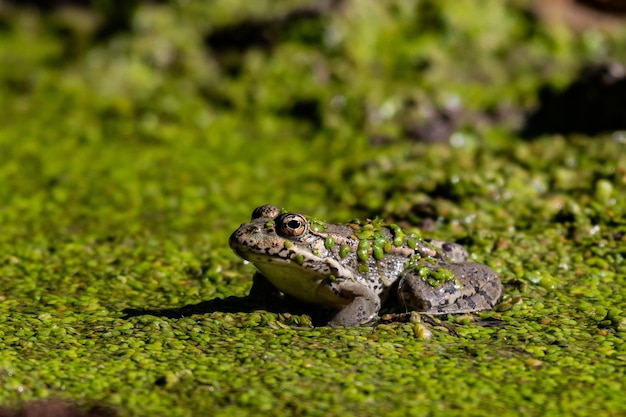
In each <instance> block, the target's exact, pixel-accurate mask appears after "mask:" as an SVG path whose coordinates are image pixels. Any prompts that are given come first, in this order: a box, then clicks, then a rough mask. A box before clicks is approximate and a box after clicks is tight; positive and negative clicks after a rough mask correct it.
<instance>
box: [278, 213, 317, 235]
mask: <svg viewBox="0 0 626 417" xmlns="http://www.w3.org/2000/svg"><path fill="white" fill-rule="evenodd" d="M308 230H309V223H308V222H307V221H306V219H305V218H304V217H302V216H301V215H299V214H294V213H287V214H285V215H283V216H282V217H281V218H280V220H279V222H278V232H279V233H280V234H281V235H283V236H285V237H298V236H302V235H303V234H305V233H306V232H307V231H308Z"/></svg>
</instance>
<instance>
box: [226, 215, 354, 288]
mask: <svg viewBox="0 0 626 417" xmlns="http://www.w3.org/2000/svg"><path fill="white" fill-rule="evenodd" d="M312 223H313V224H312ZM319 225H320V222H317V221H313V222H312V221H311V220H310V219H309V218H307V217H305V216H303V215H301V214H298V213H290V212H284V211H281V210H280V209H278V208H277V207H275V206H271V205H264V206H261V207H257V208H256V209H254V211H253V212H252V218H251V220H250V222H248V223H244V224H242V225H241V226H240V227H239V228H238V229H237V230H235V231H234V232H233V234H232V235H231V236H230V239H229V245H230V247H231V248H232V249H233V251H235V253H236V254H237V255H239V256H241V257H242V258H243V259H245V260H247V261H250V262H252V263H253V264H254V265H255V266H256V267H257V269H259V271H261V273H262V274H263V275H265V277H266V278H267V279H269V280H270V281H271V282H272V283H274V284H275V285H277V286H278V287H279V288H280V287H281V286H282V287H284V286H285V285H286V283H293V282H295V281H299V282H300V284H299V285H301V284H303V281H309V282H311V281H316V282H317V281H321V280H324V279H327V278H329V277H331V276H334V277H339V276H346V275H349V274H350V272H349V271H348V270H346V269H344V267H343V266H342V265H341V263H340V262H338V261H337V260H336V259H335V258H334V257H332V256H331V254H330V252H329V250H328V249H327V248H326V247H325V246H324V236H323V234H321V233H319V232H317V231H316V230H314V229H318V226H319ZM289 285H292V284H289ZM281 289H283V290H285V289H284V288H281Z"/></svg>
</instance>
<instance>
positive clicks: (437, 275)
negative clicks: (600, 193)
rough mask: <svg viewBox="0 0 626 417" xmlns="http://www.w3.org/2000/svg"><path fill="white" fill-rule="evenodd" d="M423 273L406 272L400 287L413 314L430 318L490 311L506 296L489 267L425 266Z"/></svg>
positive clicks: (412, 270)
mask: <svg viewBox="0 0 626 417" xmlns="http://www.w3.org/2000/svg"><path fill="white" fill-rule="evenodd" d="M422 268H427V269H428V270H429V271H426V272H428V273H427V274H424V271H423V270H421V269H422ZM419 269H420V272H421V273H419V274H418V272H417V271H416V269H415V268H412V269H409V270H407V271H406V272H404V274H403V276H402V277H401V279H400V282H399V284H398V296H399V299H400V300H401V301H402V302H403V303H404V304H405V306H406V307H407V308H408V309H409V310H414V311H419V312H424V313H428V314H448V313H469V312H472V311H478V310H488V309H491V308H493V306H494V305H495V304H496V303H497V302H498V299H499V298H500V294H501V293H502V285H501V283H500V280H499V279H498V276H497V275H496V274H495V272H493V271H492V270H491V268H489V267H488V266H486V265H481V264H476V263H472V262H460V263H447V262H436V263H426V262H424V263H422V264H420V265H419ZM442 277H443V279H442Z"/></svg>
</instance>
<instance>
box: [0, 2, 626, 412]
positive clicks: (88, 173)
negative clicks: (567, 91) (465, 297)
mask: <svg viewBox="0 0 626 417" xmlns="http://www.w3.org/2000/svg"><path fill="white" fill-rule="evenodd" d="M14 3H15V4H16V5H15V6H12V7H11V8H6V7H5V8H1V9H2V10H0V21H1V22H2V24H1V25H0V26H1V29H0V62H1V63H2V64H3V65H0V105H1V107H2V112H0V201H2V204H1V205H0V404H1V405H16V404H18V403H20V402H22V401H27V400H33V399H39V398H46V397H63V398H66V399H69V400H76V401H79V402H88V401H103V402H105V403H107V404H110V405H112V406H113V407H115V408H117V409H119V411H120V414H121V415H129V416H134V415H136V416H159V415H163V413H164V410H167V415H168V416H172V417H177V416H192V415H202V414H207V412H209V413H210V414H212V415H216V416H252V415H254V416H257V415H269V414H271V415H275V416H288V415H324V416H346V415H363V416H378V415H390V416H394V415H398V416H399V415H402V416H405V415H420V416H421V415H432V416H443V415H445V416H470V415H501V416H514V415H520V414H524V415H555V416H560V415H562V416H569V415H580V416H584V415H616V416H617V415H624V414H626V405H625V402H624V401H623V393H624V382H623V381H624V380H626V375H625V370H624V369H625V368H624V359H625V358H626V343H624V341H625V338H626V313H625V312H626V290H625V289H626V278H625V277H624V273H623V272H624V260H625V258H626V225H625V224H624V221H623V219H624V218H626V213H625V211H626V159H625V158H626V151H625V149H624V143H623V140H622V139H621V136H620V134H612V133H611V132H608V133H607V134H606V135H602V134H600V135H596V136H594V137H587V136H584V135H562V134H558V133H556V134H551V135H546V136H540V137H537V138H535V139H533V140H522V139H520V138H519V137H518V136H517V135H516V134H514V133H511V132H512V130H513V128H512V124H511V123H510V120H509V119H512V120H514V121H515V120H519V119H523V115H522V114H521V113H520V112H522V111H526V110H529V109H528V107H527V106H528V105H529V103H536V102H537V101H538V100H539V99H540V98H539V94H538V91H539V89H540V86H542V85H544V84H550V85H558V86H565V85H567V84H568V83H571V82H572V78H573V77H574V76H575V74H576V72H577V70H578V67H579V66H580V64H581V63H584V62H590V61H593V62H595V61H597V60H600V59H602V60H604V59H614V60H621V61H626V56H624V51H625V50H626V48H624V45H625V44H626V39H625V38H624V34H623V28H619V27H618V28H617V29H616V30H615V31H612V32H606V31H604V30H595V29H593V30H588V31H584V32H581V33H578V32H573V31H567V29H566V28H564V27H563V26H558V27H557V26H552V25H547V24H546V25H544V24H543V23H542V22H543V21H542V20H541V19H539V18H536V16H535V15H533V11H534V10H535V9H529V8H528V6H526V4H525V3H526V2H480V1H478V0H458V1H455V2H437V1H419V2H411V1H407V2H385V1H383V2H374V1H368V2H367V3H366V4H365V5H364V4H362V3H360V2H350V1H347V2H342V7H341V8H340V9H337V10H330V9H326V8H321V7H320V8H319V9H316V6H310V5H307V6H306V7H305V9H306V11H307V13H305V14H304V15H306V18H302V16H303V13H302V10H304V9H302V7H304V6H302V4H304V3H302V2H299V1H295V2H291V1H290V2H281V3H280V4H278V3H277V4H273V3H272V4H270V3H268V2H261V3H259V2H231V1H222V0H218V1H212V2H204V1H193V2H170V3H168V2H151V3H145V4H144V3H143V2H137V6H136V8H135V9H134V10H133V11H132V13H133V14H132V16H126V18H125V21H127V22H129V27H128V28H127V31H126V32H124V33H115V32H112V33H110V34H108V33H107V34H106V35H107V36H103V35H104V34H105V32H106V30H102V29H106V28H107V27H109V26H107V25H108V24H110V23H111V22H108V21H107V19H110V18H111V17H110V16H109V15H107V14H105V15H98V11H97V10H96V11H93V10H90V9H87V8H84V9H81V10H80V13H74V12H75V11H76V10H74V9H71V8H70V7H71V5H65V6H64V9H63V10H60V9H59V10H53V11H51V12H49V13H48V12H47V13H33V12H32V11H29V10H23V9H21V8H20V7H19V4H18V3H19V2H14ZM209 3H210V4H209ZM329 7H333V6H329ZM347 17H349V18H347ZM85 22H91V23H88V24H85ZM484 22H490V24H489V25H485V24H484ZM98 25H104V26H100V27H99V26H98ZM111 27H113V26H111ZM249 31H252V32H249ZM233 33H251V35H252V36H250V37H249V38H248V37H243V38H239V37H235V38H233V37H232V34H233ZM268 34H269V35H268ZM244 38H245V39H244ZM233 39H236V40H238V41H239V40H240V41H241V42H242V43H241V44H239V43H237V44H234V43H229V42H230V40H233ZM259 42H260V43H259ZM26 46H27V47H26ZM381 51H384V53H381ZM438 114H443V115H445V117H441V118H438V117H437V116H436V115H438ZM457 115H458V116H457ZM457 118H459V120H460V122H459V121H456V122H455V120H457ZM439 119H449V120H452V121H453V122H452V123H450V121H448V124H445V123H444V124H443V125H438V124H437V123H439V122H440V120H439ZM431 123H432V124H431ZM426 128H428V129H434V130H436V129H439V128H443V129H444V130H446V131H448V130H449V131H452V132H453V134H452V135H451V137H452V139H451V141H450V142H451V143H450V144H447V143H437V144H424V143H417V142H418V141H419V133H420V132H422V131H425V130H428V129H426ZM263 203H273V204H277V205H279V206H284V207H289V208H292V209H296V210H298V211H302V212H310V213H314V214H315V215H316V216H319V217H320V218H323V219H326V220H328V221H331V222H336V221H342V220H343V219H346V218H354V217H357V218H363V219H366V218H375V216H380V218H384V219H385V220H386V221H388V222H395V223H396V224H397V225H401V226H402V229H401V228H400V226H398V227H397V229H396V230H394V239H393V240H392V241H384V242H383V239H380V235H379V234H377V224H378V223H377V222H378V221H379V220H374V221H371V222H361V223H360V224H355V225H354V227H353V228H354V233H355V235H360V236H361V237H359V239H361V241H362V242H366V243H363V244H362V246H360V248H359V253H358V254H357V256H359V259H361V258H362V257H363V256H365V255H366V254H367V252H368V251H369V252H371V256H374V257H375V258H379V257H381V256H382V257H383V258H384V254H385V253H388V252H389V251H390V250H391V249H392V246H393V245H401V244H403V242H407V244H408V245H412V244H414V243H413V242H416V241H415V239H416V237H415V236H412V235H410V234H409V233H408V232H406V233H404V232H402V230H414V228H420V230H419V234H418V236H420V237H421V236H424V237H433V238H437V239H443V240H448V241H455V242H459V243H461V244H463V245H465V246H466V247H467V248H468V249H469V251H470V252H471V259H472V260H473V261H477V262H484V263H487V264H488V265H490V266H491V267H492V268H493V269H494V270H495V271H496V272H497V273H498V274H499V275H500V276H501V278H502V280H503V282H504V284H505V294H504V297H503V299H502V300H501V302H500V304H499V305H498V306H497V307H496V309H495V310H494V311H488V312H480V313H476V314H473V315H462V316H456V317H453V316H449V317H447V316H444V317H438V318H435V319H433V320H432V323H431V322H430V321H425V320H420V319H419V318H418V317H416V315H415V314H413V315H411V316H410V318H409V321H408V322H402V320H398V321H392V322H381V323H378V324H374V325H372V326H364V327H361V328H356V329H344V328H330V327H313V325H312V323H318V320H319V319H318V318H317V315H318V314H325V312H320V311H310V310H308V309H306V308H305V306H303V305H302V306H301V305H295V306H294V305H293V304H288V303H287V306H282V305H278V303H270V305H257V304H255V303H254V302H253V300H250V299H248V298H246V297H245V295H246V294H247V293H248V291H249V289H250V287H251V285H252V283H251V281H252V280H251V277H252V275H253V273H254V272H253V268H252V267H251V266H250V265H245V264H244V263H243V262H241V261H240V259H238V258H237V257H236V256H235V255H234V254H232V253H231V251H230V249H229V248H228V236H229V234H230V233H231V232H232V231H233V230H234V229H235V228H236V227H237V226H238V225H239V224H241V223H242V221H244V220H245V219H247V218H249V213H250V210H251V209H252V208H254V207H257V206H258V205H259V204H263ZM381 221H382V220H381ZM325 225H326V224H325V223H324V222H322V221H319V220H315V221H312V222H311V229H312V230H317V231H323V230H324V228H325V227H326V226H325ZM271 226H272V225H270V224H267V225H266V227H271ZM286 244H288V243H286ZM325 244H326V245H331V243H330V242H325ZM338 249H339V255H340V257H342V258H345V257H346V256H348V254H349V253H350V250H351V249H350V247H349V246H346V245H342V246H341V247H339V248H338ZM381 250H382V254H381ZM368 256H369V255H368ZM298 260H299V261H300V262H304V259H296V261H298ZM361 267H364V265H361ZM424 269H428V268H424ZM429 271H430V269H429ZM426 276H432V277H434V278H436V279H435V281H438V282H440V281H441V280H446V279H447V277H446V275H445V271H435V273H434V274H433V273H432V272H428V273H427V274H426ZM331 279H332V277H331ZM447 327H449V328H450V329H451V330H449V329H448V328H447ZM407 387H409V388H408V389H407ZM207 410H210V411H207Z"/></svg>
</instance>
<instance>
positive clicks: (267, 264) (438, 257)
mask: <svg viewBox="0 0 626 417" xmlns="http://www.w3.org/2000/svg"><path fill="white" fill-rule="evenodd" d="M229 246H230V247H231V249H232V250H233V251H234V252H235V253H236V254H237V255H238V256H240V257H241V258H243V259H244V260H246V261H248V262H250V263H252V264H254V266H255V267H256V269H257V270H258V272H257V274H255V276H254V279H253V285H252V288H251V290H250V294H262V293H268V292H276V293H279V294H284V295H287V296H290V297H292V298H294V299H296V300H298V301H300V302H304V303H307V304H310V305H314V306H319V307H321V308H324V309H328V310H329V311H330V312H331V314H332V317H331V318H330V320H328V321H327V323H326V324H328V325H329V326H344V327H356V326H361V325H365V324H368V323H373V322H375V320H376V318H377V317H378V315H379V312H380V310H381V308H383V307H385V308H387V307H389V306H388V304H389V303H395V304H397V305H396V306H391V307H399V308H404V309H405V311H407V312H409V311H416V312H418V313H423V314H428V315H445V314H461V313H472V312H475V311H479V310H489V309H492V308H493V307H494V306H495V305H496V304H497V302H498V300H499V298H500V296H501V293H502V284H501V281H500V279H499V278H498V276H497V275H496V273H495V272H494V271H493V270H492V269H491V268H490V267H488V266H487V265H484V264H480V263H475V262H471V261H469V255H468V252H467V250H466V249H465V248H464V247H463V246H462V245H460V244H458V243H452V242H446V241H440V240H433V239H423V238H421V237H420V236H418V235H417V234H416V233H414V232H411V231H407V230H405V229H403V228H401V227H399V226H398V225H396V224H393V223H392V224H386V223H384V222H383V221H382V220H380V219H374V220H365V221H360V220H355V221H351V222H348V223H345V224H333V223H327V222H325V221H321V220H318V219H315V218H313V217H310V216H307V215H304V214H300V213H297V212H289V211H286V210H282V209H279V208H278V207H276V206H274V205H271V204H266V205H262V206H259V207H257V208H255V209H254V210H253V212H252V216H251V219H250V221H249V222H247V223H243V224H241V225H240V226H239V228H237V230H235V231H234V232H233V233H232V234H231V236H230V238H229Z"/></svg>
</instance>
